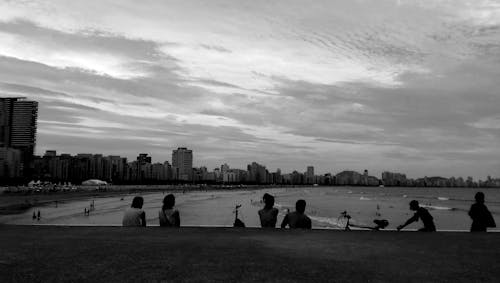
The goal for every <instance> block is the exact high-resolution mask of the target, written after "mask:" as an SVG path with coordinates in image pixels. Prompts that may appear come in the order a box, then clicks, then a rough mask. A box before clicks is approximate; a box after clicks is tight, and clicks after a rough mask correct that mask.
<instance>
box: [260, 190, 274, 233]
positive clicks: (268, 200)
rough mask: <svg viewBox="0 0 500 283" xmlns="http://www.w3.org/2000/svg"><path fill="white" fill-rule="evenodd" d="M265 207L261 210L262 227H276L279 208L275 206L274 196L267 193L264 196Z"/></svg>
mask: <svg viewBox="0 0 500 283" xmlns="http://www.w3.org/2000/svg"><path fill="white" fill-rule="evenodd" d="M262 200H263V201H264V204H265V205H264V208H263V209H261V210H259V218H260V226H261V227H262V228H275V227H276V222H277V221H278V209H277V208H275V207H274V197H273V196H272V195H270V194H268V193H265V194H264V196H263V197H262Z"/></svg>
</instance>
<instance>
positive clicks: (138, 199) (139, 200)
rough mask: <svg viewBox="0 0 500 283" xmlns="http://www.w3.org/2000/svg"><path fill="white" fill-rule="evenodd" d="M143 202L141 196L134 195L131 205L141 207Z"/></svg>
mask: <svg viewBox="0 0 500 283" xmlns="http://www.w3.org/2000/svg"><path fill="white" fill-rule="evenodd" d="M143 204H144V199H143V198H142V197H139V196H137V197H135V198H134V199H133V200H132V205H131V207H133V208H142V205H143Z"/></svg>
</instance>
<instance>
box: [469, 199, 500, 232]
mask: <svg viewBox="0 0 500 283" xmlns="http://www.w3.org/2000/svg"><path fill="white" fill-rule="evenodd" d="M474 198H475V199H476V202H475V203H474V204H472V205H471V206H470V210H469V216H470V218H472V225H471V227H470V231H471V232H486V230H487V228H488V227H492V228H493V227H497V225H496V223H495V219H493V216H492V215H491V212H490V211H489V210H488V208H487V207H486V205H484V193H482V192H477V193H476V195H475V196H474Z"/></svg>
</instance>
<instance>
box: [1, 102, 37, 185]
mask: <svg viewBox="0 0 500 283" xmlns="http://www.w3.org/2000/svg"><path fill="white" fill-rule="evenodd" d="M37 118H38V102H36V101H29V100H25V98H24V97H2V98H0V147H5V148H13V149H17V150H19V151H20V152H21V160H22V168H23V175H25V176H27V175H29V174H30V173H31V170H30V169H31V167H32V161H33V153H34V152H35V143H36V127H37V123H36V122H37Z"/></svg>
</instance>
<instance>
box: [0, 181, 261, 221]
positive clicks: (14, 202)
mask: <svg viewBox="0 0 500 283" xmlns="http://www.w3.org/2000/svg"><path fill="white" fill-rule="evenodd" d="M265 188H269V186H250V187H245V188H231V189H224V188H218V187H216V188H210V189H208V190H207V189H202V188H193V187H183V186H109V187H107V188H106V190H98V189H97V188H95V187H86V188H82V189H78V190H77V191H66V192H63V191H58V192H42V193H27V194H26V193H3V194H0V215H9V214H19V213H23V212H25V211H26V210H28V209H30V208H32V207H33V206H43V205H49V204H53V203H55V202H56V201H57V202H68V201H75V200H85V199H91V198H102V197H110V196H122V195H131V194H136V195H146V194H152V193H158V192H169V193H179V192H200V191H211V192H220V191H241V190H259V189H265Z"/></svg>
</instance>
